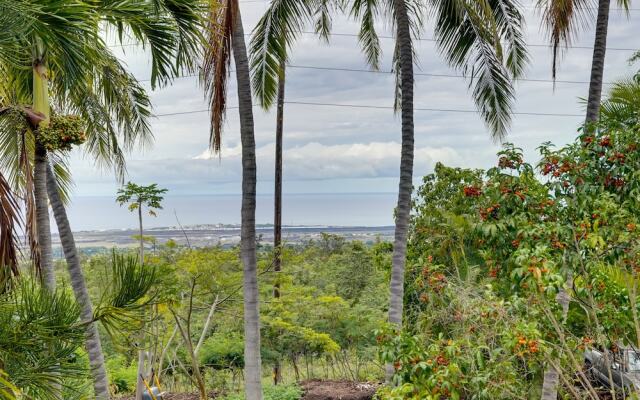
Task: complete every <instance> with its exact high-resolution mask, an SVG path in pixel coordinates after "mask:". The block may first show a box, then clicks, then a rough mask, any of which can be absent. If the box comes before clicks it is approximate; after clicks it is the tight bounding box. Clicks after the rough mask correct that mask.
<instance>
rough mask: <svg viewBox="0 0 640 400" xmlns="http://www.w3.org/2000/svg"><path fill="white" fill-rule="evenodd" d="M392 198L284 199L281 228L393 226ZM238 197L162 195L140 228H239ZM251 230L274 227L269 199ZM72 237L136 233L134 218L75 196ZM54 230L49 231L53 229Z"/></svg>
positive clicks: (99, 200)
mask: <svg viewBox="0 0 640 400" xmlns="http://www.w3.org/2000/svg"><path fill="white" fill-rule="evenodd" d="M396 200H397V194H395V193H320V194H318V193H313V194H306V193H301V194H283V199H282V223H283V225H288V226H299V225H309V226H389V225H393V210H394V207H395V204H396ZM240 201H241V197H240V195H239V194H219V195H167V196H166V197H165V199H164V201H163V203H162V204H163V209H162V210H158V211H157V216H156V217H153V216H150V215H148V214H145V215H144V216H143V219H144V221H143V222H144V227H145V228H160V227H170V226H177V225H178V224H180V225H183V226H192V225H209V224H210V225H214V224H239V223H240V204H241V203H240ZM256 201H257V204H256V224H272V223H273V194H258V195H257V196H256ZM67 212H68V215H69V221H70V223H71V228H72V229H73V230H74V231H96V230H113V229H135V228H137V224H138V220H137V214H136V213H131V212H129V210H128V209H127V207H126V206H123V207H120V206H119V205H118V204H117V203H116V201H115V198H114V197H110V196H74V197H72V200H71V204H70V205H69V207H68V211H67ZM53 226H55V225H52V227H53Z"/></svg>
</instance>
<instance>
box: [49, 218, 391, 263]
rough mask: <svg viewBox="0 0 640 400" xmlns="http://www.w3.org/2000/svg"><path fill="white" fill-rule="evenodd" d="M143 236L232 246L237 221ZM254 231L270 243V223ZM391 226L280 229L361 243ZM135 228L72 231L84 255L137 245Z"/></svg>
mask: <svg viewBox="0 0 640 400" xmlns="http://www.w3.org/2000/svg"><path fill="white" fill-rule="evenodd" d="M144 233H145V236H148V237H152V238H153V240H154V243H152V242H149V243H147V246H148V247H150V248H153V247H154V245H155V246H158V245H162V244H165V243H167V242H169V241H173V242H175V243H176V244H178V245H181V246H187V245H188V246H191V247H207V246H223V247H231V246H235V245H237V244H238V243H239V242H240V226H239V225H237V224H201V225H188V226H183V227H182V228H180V227H179V226H168V227H157V228H151V229H145V232H144ZM256 233H257V234H258V237H259V238H260V239H259V240H260V242H261V243H262V244H264V245H270V244H271V242H272V241H273V225H272V224H261V225H257V226H256ZM393 233H394V227H393V226H391V225H387V226H322V225H315V226H309V225H298V226H296V225H294V226H291V225H287V226H283V228H282V235H283V241H284V242H285V243H286V244H300V243H304V242H307V241H310V240H319V239H321V238H322V235H323V234H334V235H339V236H341V237H343V238H344V239H345V240H348V241H353V240H358V241H362V242H364V243H374V242H376V241H380V240H381V241H390V240H391V239H392V238H393ZM136 235H138V231H137V230H135V229H108V230H92V231H78V232H75V240H76V245H77V246H78V248H79V249H80V250H81V251H82V252H83V253H85V254H95V253H101V252H105V251H107V250H110V249H112V248H129V247H134V246H137V245H138V243H139V242H138V241H137V239H136V238H135V236H136ZM52 239H53V246H54V252H55V253H56V256H57V257H58V258H59V257H62V253H61V249H60V241H59V237H58V235H57V234H54V235H53V237H52Z"/></svg>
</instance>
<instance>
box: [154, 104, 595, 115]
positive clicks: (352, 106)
mask: <svg viewBox="0 0 640 400" xmlns="http://www.w3.org/2000/svg"><path fill="white" fill-rule="evenodd" d="M284 103H285V104H292V105H302V106H315V107H342V108H361V109H373V110H393V109H394V108H393V107H391V106H376V105H367V104H339V103H318V102H308V101H285V102H284ZM254 107H256V106H254ZM227 108H228V109H236V108H238V107H227ZM413 110H414V111H428V112H442V113H463V114H476V113H477V111H476V110H464V109H458V108H424V107H415V108H414V109H413ZM206 112H209V110H208V109H202V110H191V111H180V112H172V113H161V114H155V115H154V116H156V117H169V116H174V115H186V114H197V113H206ZM512 114H513V115H529V116H536V117H582V116H583V115H582V114H570V113H545V112H527V111H521V112H513V113H512Z"/></svg>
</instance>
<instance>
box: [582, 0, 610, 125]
mask: <svg viewBox="0 0 640 400" xmlns="http://www.w3.org/2000/svg"><path fill="white" fill-rule="evenodd" d="M610 6H611V0H599V2H598V19H597V21H596V38H595V42H594V44H593V58H592V60H591V79H590V80H589V98H588V100H587V117H586V122H587V123H589V122H596V121H597V120H598V118H599V116H600V102H601V100H602V82H603V75H604V59H605V55H606V52H607V31H608V29H609V9H610Z"/></svg>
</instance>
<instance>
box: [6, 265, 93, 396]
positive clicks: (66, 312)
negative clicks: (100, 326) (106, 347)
mask: <svg viewBox="0 0 640 400" xmlns="http://www.w3.org/2000/svg"><path fill="white" fill-rule="evenodd" d="M79 317H80V308H79V307H78V305H77V303H76V302H75V300H74V299H73V296H72V295H71V294H70V293H69V292H68V291H64V290H58V291H54V292H50V291H49V290H47V289H46V288H44V287H42V286H41V285H38V284H37V283H36V282H35V281H33V280H31V279H27V278H25V277H22V278H20V279H19V281H18V282H17V284H16V285H14V288H13V289H12V290H11V291H9V292H7V293H5V294H3V295H1V296H0V354H2V364H3V369H4V371H5V372H6V373H7V376H8V379H7V380H8V381H9V383H10V384H11V385H13V386H15V387H17V388H18V389H19V390H20V391H21V392H22V394H23V397H24V398H30V399H43V400H50V399H51V400H52V399H55V398H60V395H59V393H58V390H59V388H60V387H61V385H64V386H63V387H64V388H65V389H66V390H70V391H72V392H73V391H75V389H74V388H73V387H71V386H70V385H68V379H74V378H77V379H80V378H85V377H86V374H87V372H88V371H87V370H86V369H84V368H83V366H82V363H79V362H78V361H77V351H78V350H80V349H81V348H82V345H83V342H84V339H85V334H86V330H85V327H84V325H82V324H80V323H79V322H78V320H79Z"/></svg>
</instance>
